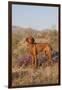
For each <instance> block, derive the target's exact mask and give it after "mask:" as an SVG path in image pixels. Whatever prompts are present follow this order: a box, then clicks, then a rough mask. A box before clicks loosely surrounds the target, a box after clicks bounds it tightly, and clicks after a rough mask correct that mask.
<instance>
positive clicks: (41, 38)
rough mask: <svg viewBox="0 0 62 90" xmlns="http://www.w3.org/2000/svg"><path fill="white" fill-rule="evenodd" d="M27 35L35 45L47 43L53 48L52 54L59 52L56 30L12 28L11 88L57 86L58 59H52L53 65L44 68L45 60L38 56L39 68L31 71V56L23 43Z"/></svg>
mask: <svg viewBox="0 0 62 90" xmlns="http://www.w3.org/2000/svg"><path fill="white" fill-rule="evenodd" d="M28 35H32V36H33V37H34V38H35V42H37V43H45V42H47V43H49V44H50V45H51V46H52V48H53V53H54V51H55V52H59V48H58V40H59V39H58V32H57V30H44V31H43V30H41V31H37V30H33V29H31V28H27V29H25V28H19V27H15V26H13V27H12V86H23V85H36V84H37V85H38V84H40V85H43V84H58V82H59V78H58V76H59V69H58V68H59V64H58V62H59V58H57V57H56V58H54V59H53V63H52V64H51V65H48V66H46V65H45V63H46V59H45V58H44V57H42V56H41V55H40V54H39V55H38V61H39V62H38V63H39V67H38V68H37V69H33V68H32V66H31V56H30V54H29V50H28V49H27V48H26V47H25V45H24V43H23V41H24V39H25V38H26V37H27V36H28ZM58 54H59V53H58ZM53 56H54V55H53ZM44 61H45V62H44ZM54 61H55V63H54ZM56 61H57V62H56Z"/></svg>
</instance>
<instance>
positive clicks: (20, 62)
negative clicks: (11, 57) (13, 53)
mask: <svg viewBox="0 0 62 90" xmlns="http://www.w3.org/2000/svg"><path fill="white" fill-rule="evenodd" d="M31 61H32V58H31V56H30V55H25V56H22V57H18V59H17V62H18V65H19V66H22V65H25V66H26V65H28V64H30V63H31Z"/></svg>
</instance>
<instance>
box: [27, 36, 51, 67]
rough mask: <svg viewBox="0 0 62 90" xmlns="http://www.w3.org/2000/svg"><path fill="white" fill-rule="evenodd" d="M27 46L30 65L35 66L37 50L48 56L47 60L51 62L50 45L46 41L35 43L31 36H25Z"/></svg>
mask: <svg viewBox="0 0 62 90" xmlns="http://www.w3.org/2000/svg"><path fill="white" fill-rule="evenodd" d="M26 42H27V47H28V48H29V51H30V54H31V56H32V66H33V67H37V66H38V64H37V54H38V53H39V52H44V53H45V55H47V56H48V61H49V62H51V51H52V49H51V46H50V45H49V44H48V43H35V40H34V38H33V37H32V36H30V37H27V38H26Z"/></svg>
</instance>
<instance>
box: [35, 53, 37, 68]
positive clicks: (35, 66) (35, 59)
mask: <svg viewBox="0 0 62 90" xmlns="http://www.w3.org/2000/svg"><path fill="white" fill-rule="evenodd" d="M37 66H38V64H37V55H36V54H35V68H37Z"/></svg>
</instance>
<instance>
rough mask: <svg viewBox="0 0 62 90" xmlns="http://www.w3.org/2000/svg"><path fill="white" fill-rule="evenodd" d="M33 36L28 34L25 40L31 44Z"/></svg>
mask: <svg viewBox="0 0 62 90" xmlns="http://www.w3.org/2000/svg"><path fill="white" fill-rule="evenodd" d="M34 41H35V40H34V38H33V37H32V36H29V37H27V38H26V42H27V43H28V44H33V43H34Z"/></svg>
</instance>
